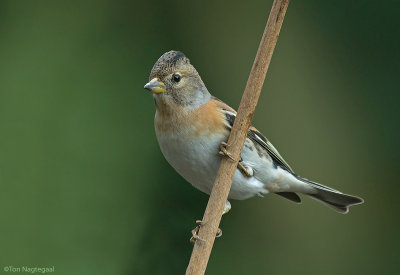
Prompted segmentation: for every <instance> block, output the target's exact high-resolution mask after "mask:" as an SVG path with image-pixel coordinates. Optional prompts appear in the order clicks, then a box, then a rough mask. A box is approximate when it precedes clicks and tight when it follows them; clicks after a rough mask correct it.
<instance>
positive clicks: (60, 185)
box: [0, 0, 400, 274]
mask: <svg viewBox="0 0 400 275" xmlns="http://www.w3.org/2000/svg"><path fill="white" fill-rule="evenodd" d="M271 5H272V1H270V0H269V1H240V2H238V1H236V2H232V1H193V2H188V1H161V0H160V1H141V2H137V1H1V2H0V221H1V222H0V265H1V266H0V268H1V272H2V271H3V267H4V266H9V265H12V266H15V267H19V266H23V265H25V266H55V269H56V272H55V273H56V274H182V273H183V272H184V271H185V268H186V265H187V262H188V260H189V257H190V253H191V250H192V246H191V245H190V243H189V242H188V240H189V237H190V230H191V229H192V228H193V227H194V221H195V220H196V219H199V218H201V217H202V214H203V211H204V208H205V205H206V203H207V196H206V195H204V194H202V193H200V192H199V191H197V190H195V189H193V188H192V187H191V186H190V184H188V183H187V182H185V180H183V179H182V178H181V177H180V176H179V175H178V174H176V173H175V171H173V169H172V168H171V167H170V166H169V165H168V163H167V162H166V161H165V160H164V158H163V156H162V154H161V152H160V150H159V148H158V145H157V141H156V138H155V134H154V129H153V116H154V112H155V110H154V104H153V99H152V96H151V94H150V93H149V92H148V91H145V90H143V85H144V84H145V83H146V81H147V80H148V74H149V72H150V69H151V67H152V65H153V63H154V62H155V61H156V60H157V58H158V57H159V56H160V55H161V54H162V53H163V52H165V51H167V50H171V49H176V50H181V51H183V52H184V53H185V54H186V55H187V56H188V57H189V58H190V59H191V61H192V63H193V64H194V65H195V66H196V67H197V69H198V71H199V72H200V74H201V76H202V78H203V80H204V82H205V83H206V84H207V87H208V89H209V90H210V91H211V92H212V93H213V94H214V95H215V96H217V97H219V98H220V99H222V100H224V101H225V102H227V103H229V104H230V105H231V106H233V107H235V108H237V106H238V104H239V101H240V98H241V95H242V92H243V89H244V86H245V83H246V80H247V77H248V73H249V71H250V68H251V65H252V62H253V59H254V56H255V53H256V50H257V46H258V43H259V41H260V38H261V34H262V31H263V29H264V26H265V23H266V20H267V16H268V13H269V10H270V7H271ZM399 12H400V5H399V2H398V1H381V2H379V1H330V2H329V1H328V2H327V1H315V0H311V1H292V3H291V4H290V5H289V9H288V13H287V15H286V19H285V22H284V24H283V28H282V31H281V35H280V38H279V41H278V45H277V48H276V51H275V54H274V57H273V59H272V63H271V66H270V70H269V73H268V76H267V79H266V83H265V86H264V90H263V93H262V95H261V98H260V101H259V104H258V109H257V111H256V114H255V117H254V125H256V126H257V127H258V128H259V130H261V131H262V132H263V133H264V134H265V135H266V136H267V137H269V138H270V139H271V141H272V142H273V143H274V145H275V146H276V147H277V148H279V150H280V152H281V154H282V155H283V156H285V158H286V160H287V161H288V162H289V163H290V164H291V166H292V167H293V168H294V169H295V170H296V172H297V173H298V174H300V175H302V176H304V177H307V178H310V179H313V180H316V181H319V182H321V183H323V184H326V185H329V186H332V187H334V188H337V189H339V190H342V191H345V192H348V193H351V194H358V195H360V196H362V197H363V198H364V199H365V200H366V203H365V204H364V205H362V206H358V207H353V208H352V209H351V212H350V214H348V215H340V214H337V213H335V212H333V211H331V210H330V209H328V208H326V207H324V206H323V205H321V204H319V203H317V202H315V201H314V200H311V199H308V198H305V199H304V200H303V204H302V205H300V206H297V205H295V204H293V203H291V202H289V201H286V200H283V199H281V198H280V197H277V196H274V195H268V196H267V197H266V198H264V199H259V198H254V199H251V200H247V201H233V203H232V204H233V210H232V211H231V212H230V214H229V215H227V216H226V217H224V219H223V221H222V224H221V227H222V229H223V231H224V236H223V238H221V239H218V240H217V241H216V243H215V246H214V250H213V253H212V257H211V260H210V262H209V266H208V274H378V273H379V274H394V273H398V272H399V269H400V263H399V261H398V257H399V253H400V249H399V240H400V237H399V236H400V235H399V215H398V210H399V202H398V194H399V191H400V188H399V164H400V162H399V160H400V150H399V133H400V131H399V106H398V105H399V100H400V97H399V86H398V82H399V63H400V58H399V49H400V47H399V46H400V45H399V41H400V31H399V30H400V28H399V19H398V16H399Z"/></svg>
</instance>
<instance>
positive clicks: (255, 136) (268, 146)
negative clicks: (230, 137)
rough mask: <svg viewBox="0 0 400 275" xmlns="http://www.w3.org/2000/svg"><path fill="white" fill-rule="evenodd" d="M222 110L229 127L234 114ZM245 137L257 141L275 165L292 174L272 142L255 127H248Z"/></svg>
mask: <svg viewBox="0 0 400 275" xmlns="http://www.w3.org/2000/svg"><path fill="white" fill-rule="evenodd" d="M222 112H223V113H224V114H225V118H226V123H227V124H226V126H227V127H228V128H230V129H231V128H232V126H233V123H234V121H235V118H236V114H235V113H233V112H232V111H229V110H227V109H222ZM247 137H248V138H249V139H250V140H251V141H253V142H254V143H257V144H258V145H260V146H261V147H262V148H264V149H265V150H266V151H267V152H268V154H269V155H270V156H271V158H272V160H273V161H274V163H275V164H276V165H277V166H279V167H281V168H283V169H285V170H287V171H288V172H290V173H292V174H294V171H293V169H292V168H291V167H290V166H289V164H288V163H287V162H286V161H285V160H284V159H283V158H282V156H281V155H280V154H279V152H278V150H276V148H275V147H274V146H273V145H272V143H271V142H269V141H268V139H267V138H266V137H265V136H264V135H263V134H261V133H260V132H259V131H257V129H255V128H254V127H250V129H249V131H248V132H247Z"/></svg>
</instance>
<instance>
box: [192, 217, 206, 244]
mask: <svg viewBox="0 0 400 275" xmlns="http://www.w3.org/2000/svg"><path fill="white" fill-rule="evenodd" d="M202 223H203V221H201V220H197V221H196V224H197V226H196V227H195V228H194V229H193V230H192V237H191V238H190V242H191V243H193V244H194V243H195V242H196V241H203V242H205V241H206V240H204V239H202V238H200V237H199V230H200V226H201V225H202Z"/></svg>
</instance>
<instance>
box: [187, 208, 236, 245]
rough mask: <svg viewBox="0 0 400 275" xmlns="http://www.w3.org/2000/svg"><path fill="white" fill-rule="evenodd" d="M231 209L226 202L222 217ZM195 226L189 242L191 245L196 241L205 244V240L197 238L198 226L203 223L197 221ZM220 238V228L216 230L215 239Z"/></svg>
mask: <svg viewBox="0 0 400 275" xmlns="http://www.w3.org/2000/svg"><path fill="white" fill-rule="evenodd" d="M231 208H232V207H231V203H230V202H229V201H226V202H225V206H224V210H223V211H222V215H225V214H226V213H228V212H229V210H231ZM196 224H197V226H196V227H195V228H194V229H193V230H192V237H191V238H190V242H191V243H195V242H196V241H203V242H205V241H206V240H204V239H202V238H200V237H199V230H200V226H202V225H203V221H201V220H197V221H196ZM221 236H222V230H221V228H218V230H217V234H216V236H215V238H219V237H221Z"/></svg>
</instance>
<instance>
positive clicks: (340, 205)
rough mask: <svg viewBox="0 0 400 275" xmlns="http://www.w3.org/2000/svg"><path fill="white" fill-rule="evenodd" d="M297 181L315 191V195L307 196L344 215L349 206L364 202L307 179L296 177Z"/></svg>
mask: <svg viewBox="0 0 400 275" xmlns="http://www.w3.org/2000/svg"><path fill="white" fill-rule="evenodd" d="M298 179H299V180H301V181H303V182H305V183H308V184H310V185H311V186H312V187H314V189H315V190H316V191H317V192H316V193H312V194H310V193H308V194H307V195H309V196H310V197H312V198H314V199H316V200H318V201H321V202H323V203H325V204H326V205H328V206H329V207H331V208H333V209H334V210H336V211H337V212H340V213H343V214H346V213H347V212H349V207H350V206H352V205H355V204H361V203H363V202H364V200H363V199H362V198H359V197H356V196H352V195H347V194H343V193H342V192H340V191H338V190H335V189H333V188H330V187H328V186H324V185H322V184H319V183H316V182H313V181H310V180H308V179H304V178H300V177H298Z"/></svg>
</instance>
